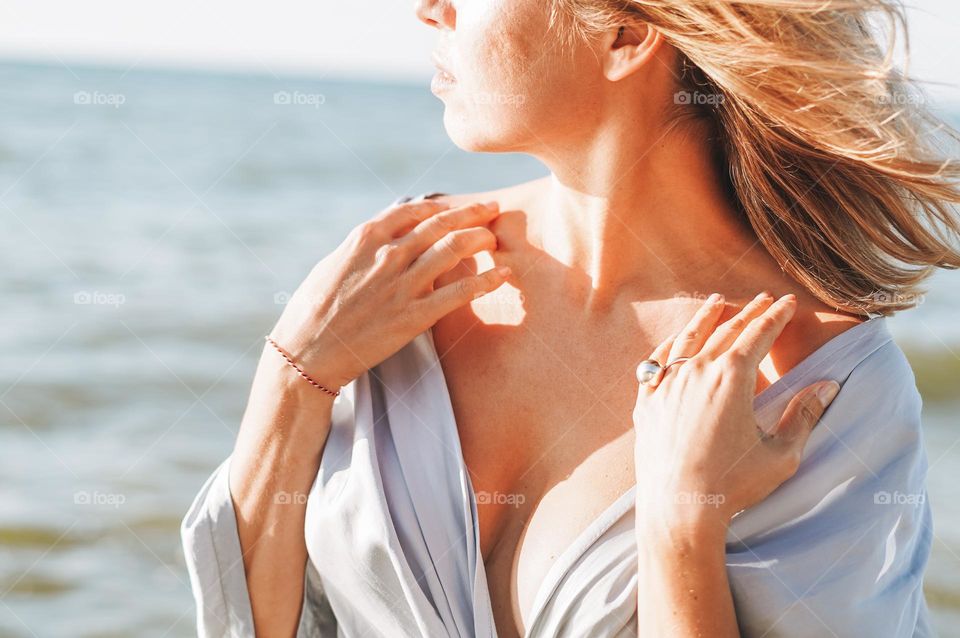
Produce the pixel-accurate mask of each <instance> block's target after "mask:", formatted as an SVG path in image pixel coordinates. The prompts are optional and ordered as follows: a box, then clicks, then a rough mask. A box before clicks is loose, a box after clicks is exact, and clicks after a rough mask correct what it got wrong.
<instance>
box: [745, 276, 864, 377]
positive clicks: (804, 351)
mask: <svg viewBox="0 0 960 638" xmlns="http://www.w3.org/2000/svg"><path fill="white" fill-rule="evenodd" d="M798 298H799V303H798V305H797V310H796V313H795V314H794V316H793V319H792V320H791V321H790V323H789V324H787V326H786V328H784V330H783V333H782V334H781V335H780V338H779V339H777V341H776V344H775V345H774V348H773V350H772V351H771V352H770V357H769V364H768V366H762V367H766V368H767V369H766V370H763V373H764V376H765V377H766V378H767V380H768V381H769V382H770V383H772V382H773V381H775V380H776V379H777V378H779V377H781V376H783V375H784V374H786V373H787V372H788V371H789V370H791V369H792V368H794V367H795V366H796V365H798V364H799V363H800V362H802V361H803V360H804V359H806V358H807V357H809V356H810V355H812V354H813V353H814V352H816V351H817V350H819V349H820V348H821V347H823V346H824V345H825V344H826V343H827V342H829V341H830V340H832V339H834V338H835V337H838V336H839V335H841V334H842V333H844V332H846V331H847V330H850V329H851V328H854V327H856V326H858V325H860V324H861V323H863V322H864V321H865V320H866V317H863V316H857V315H852V314H848V313H845V312H842V311H838V310H836V309H833V308H830V307H829V306H827V305H826V304H824V303H822V302H820V301H819V300H817V299H815V298H812V297H809V296H806V295H803V296H801V295H800V294H798ZM765 363H766V362H765Z"/></svg>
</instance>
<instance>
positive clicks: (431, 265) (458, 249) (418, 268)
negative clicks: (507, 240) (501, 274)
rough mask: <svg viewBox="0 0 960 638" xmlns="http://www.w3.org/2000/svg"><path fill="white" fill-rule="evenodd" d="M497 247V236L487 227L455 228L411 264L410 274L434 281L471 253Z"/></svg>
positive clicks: (420, 278)
mask: <svg viewBox="0 0 960 638" xmlns="http://www.w3.org/2000/svg"><path fill="white" fill-rule="evenodd" d="M496 249H497V237H496V235H494V234H493V233H492V232H490V230H488V229H487V228H464V229H461V230H455V231H453V232H451V233H450V234H448V235H447V236H445V237H444V238H442V239H441V240H440V241H438V242H437V243H435V244H434V245H433V246H431V247H430V248H428V249H427V250H426V252H424V253H423V254H422V255H420V256H419V257H417V259H416V260H415V261H414V262H413V264H412V265H411V266H410V276H411V277H412V278H413V279H415V280H416V281H421V280H422V281H424V282H431V283H432V282H434V281H436V280H437V278H438V277H440V275H442V274H444V273H446V272H448V271H450V270H452V269H453V268H454V267H455V266H456V265H457V264H459V263H460V262H461V261H463V260H464V259H466V258H468V257H470V256H471V255H474V254H476V253H478V252H480V251H482V250H489V251H491V252H492V251H495V250H496Z"/></svg>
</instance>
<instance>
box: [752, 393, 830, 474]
mask: <svg viewBox="0 0 960 638" xmlns="http://www.w3.org/2000/svg"><path fill="white" fill-rule="evenodd" d="M839 390H840V384H839V383H837V382H836V381H821V382H819V383H814V384H813V385H811V386H807V387H806V388H804V389H803V390H801V391H800V392H798V393H797V394H796V396H794V397H793V398H792V399H791V400H790V402H789V403H788V404H787V408H786V409H785V410H784V411H783V415H782V416H781V417H780V420H779V421H778V422H777V425H776V427H775V428H774V430H773V432H770V433H769V434H770V436H771V437H772V440H773V441H774V443H775V445H778V446H780V447H781V449H783V450H784V451H787V452H789V453H790V455H791V458H792V460H793V461H795V462H796V463H798V464H799V461H800V455H801V454H802V453H803V448H804V447H805V446H806V444H807V439H809V438H810V433H811V432H812V431H813V428H814V426H815V425H816V424H817V423H818V422H819V421H820V418H821V417H822V416H823V413H824V412H825V411H826V409H827V408H828V407H829V406H830V403H831V402H832V401H833V399H834V398H835V397H836V396H837V392H839Z"/></svg>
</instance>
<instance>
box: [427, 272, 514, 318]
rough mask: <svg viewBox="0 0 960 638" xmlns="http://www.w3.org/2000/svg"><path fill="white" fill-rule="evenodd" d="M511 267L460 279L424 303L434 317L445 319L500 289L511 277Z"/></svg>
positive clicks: (439, 290)
mask: <svg viewBox="0 0 960 638" xmlns="http://www.w3.org/2000/svg"><path fill="white" fill-rule="evenodd" d="M510 272H511V271H510V267H509V266H498V267H496V268H491V269H490V270H487V271H484V272H482V273H480V274H479V275H471V276H469V277H464V278H463V279H458V280H457V281H454V282H452V283H449V284H447V285H446V286H441V287H440V288H437V289H436V290H435V291H433V293H432V294H430V295H429V296H428V297H427V298H426V300H425V301H423V302H422V303H424V304H426V305H427V306H429V310H428V312H429V313H430V316H433V317H437V318H439V317H444V316H446V315H448V314H450V313H451V312H453V311H454V310H456V309H457V308H459V307H461V306H463V305H464V304H466V303H469V302H471V301H473V300H474V299H476V298H477V297H479V296H481V295H485V294H487V293H489V292H492V291H494V290H496V289H497V288H499V287H500V286H501V285H502V284H503V283H504V282H506V281H507V279H508V278H509V277H510Z"/></svg>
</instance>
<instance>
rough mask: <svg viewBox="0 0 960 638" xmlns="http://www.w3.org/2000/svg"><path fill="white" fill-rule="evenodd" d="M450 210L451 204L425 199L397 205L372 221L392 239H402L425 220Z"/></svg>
mask: <svg viewBox="0 0 960 638" xmlns="http://www.w3.org/2000/svg"><path fill="white" fill-rule="evenodd" d="M449 208H450V204H448V203H446V202H442V201H438V200H435V199H423V200H417V201H411V202H406V203H403V204H395V205H393V206H390V207H388V208H387V209H386V210H384V211H383V212H382V213H380V214H379V215H377V216H376V217H374V218H373V219H372V220H371V221H372V222H373V223H375V224H376V225H378V226H379V227H380V228H381V230H382V231H383V233H384V234H385V235H386V236H388V237H390V238H391V239H396V238H397V237H401V236H403V235H404V234H406V233H407V232H409V231H410V230H411V229H412V228H414V227H415V226H416V225H417V224H419V223H420V222H422V221H423V220H425V219H427V218H429V217H431V216H433V215H436V214H437V213H439V212H441V211H444V210H447V209H449Z"/></svg>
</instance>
